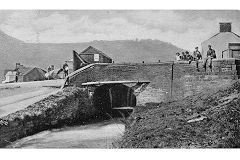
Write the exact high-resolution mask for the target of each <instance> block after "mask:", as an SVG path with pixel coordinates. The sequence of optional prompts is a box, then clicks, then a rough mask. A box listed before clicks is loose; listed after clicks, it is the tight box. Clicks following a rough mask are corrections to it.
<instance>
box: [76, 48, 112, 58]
mask: <svg viewBox="0 0 240 160" xmlns="http://www.w3.org/2000/svg"><path fill="white" fill-rule="evenodd" d="M88 51H91V52H88ZM81 54H102V55H103V56H105V57H107V58H109V59H112V58H111V57H109V56H108V55H106V54H105V53H103V52H102V51H100V50H98V49H96V48H94V47H92V46H89V47H88V48H86V49H85V50H83V51H82V52H81V53H80V55H81Z"/></svg>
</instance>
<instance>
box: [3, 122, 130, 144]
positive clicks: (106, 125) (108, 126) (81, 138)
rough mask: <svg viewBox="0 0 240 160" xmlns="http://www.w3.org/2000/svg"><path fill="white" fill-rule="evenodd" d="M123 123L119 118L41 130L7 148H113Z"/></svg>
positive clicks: (123, 127) (122, 128) (121, 134)
mask: <svg viewBox="0 0 240 160" xmlns="http://www.w3.org/2000/svg"><path fill="white" fill-rule="evenodd" d="M124 130H125V125H124V124H123V123H122V122H121V121H119V120H108V121H103V122H99V123H95V124H88V125H80V126H72V127H64V128H60V129H54V130H48V131H43V132H40V133H38V134H35V135H32V136H28V137H25V138H22V139H20V140H17V141H15V142H13V143H12V144H11V145H9V146H7V148H113V142H115V141H116V140H118V139H120V138H121V137H122V136H123V134H124Z"/></svg>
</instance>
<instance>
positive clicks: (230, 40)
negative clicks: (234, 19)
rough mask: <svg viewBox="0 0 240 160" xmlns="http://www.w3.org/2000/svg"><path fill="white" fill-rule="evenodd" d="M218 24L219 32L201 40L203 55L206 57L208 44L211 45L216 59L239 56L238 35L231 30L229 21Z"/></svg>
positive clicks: (239, 37)
mask: <svg viewBox="0 0 240 160" xmlns="http://www.w3.org/2000/svg"><path fill="white" fill-rule="evenodd" d="M219 26H220V31H219V33H217V34H215V35H214V36H212V37H211V38H209V39H207V40H205V41H204V42H202V44H201V45H202V54H203V57H206V55H207V51H208V45H211V46H212V49H214V50H215V52H216V56H217V59H221V58H240V36H239V35H237V34H236V33H234V32H232V26H231V23H219Z"/></svg>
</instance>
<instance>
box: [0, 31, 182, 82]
mask: <svg viewBox="0 0 240 160" xmlns="http://www.w3.org/2000/svg"><path fill="white" fill-rule="evenodd" d="M89 45H91V46H93V47H95V48H97V49H99V50H101V51H103V52H104V53H106V54H107V55H109V56H110V57H112V58H113V60H114V61H115V62H142V61H145V62H157V61H158V60H161V61H169V60H173V59H174V58H175V53H176V52H179V51H182V49H180V48H178V47H176V46H174V45H172V44H170V43H167V42H162V41H160V40H139V41H134V40H115V41H91V42H84V43H25V42H23V41H20V40H18V39H16V38H13V37H10V36H8V35H6V34H5V33H4V32H2V31H0V57H1V59H0V80H2V79H3V71H4V69H9V68H14V66H15V63H16V62H20V63H22V64H25V65H28V66H38V67H41V68H43V69H45V70H46V68H47V67H48V66H49V65H51V64H53V65H55V67H56V68H59V67H60V66H61V65H62V64H63V63H64V61H65V60H68V59H70V58H72V50H76V51H78V52H81V51H82V50H84V49H85V48H87V47H88V46H89Z"/></svg>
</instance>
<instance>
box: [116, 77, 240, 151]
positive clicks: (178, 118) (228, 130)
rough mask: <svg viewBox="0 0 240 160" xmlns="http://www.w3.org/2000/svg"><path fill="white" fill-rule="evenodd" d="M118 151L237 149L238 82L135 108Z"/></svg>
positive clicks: (239, 129)
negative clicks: (146, 149) (183, 97)
mask: <svg viewBox="0 0 240 160" xmlns="http://www.w3.org/2000/svg"><path fill="white" fill-rule="evenodd" d="M126 123H127V129H126V132H125V134H124V136H123V138H122V140H121V141H119V142H118V144H117V146H118V147H119V148H239V147H240V126H239V124H240V81H236V82H234V83H232V84H230V85H228V86H225V87H222V88H221V89H212V90H208V91H205V92H201V93H199V94H196V95H193V96H189V97H186V98H185V99H182V100H179V101H174V102H168V103H152V104H148V105H146V106H142V107H137V108H136V110H135V111H134V113H133V114H132V116H131V117H130V118H129V119H128V120H127V122H126Z"/></svg>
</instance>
